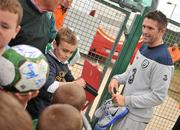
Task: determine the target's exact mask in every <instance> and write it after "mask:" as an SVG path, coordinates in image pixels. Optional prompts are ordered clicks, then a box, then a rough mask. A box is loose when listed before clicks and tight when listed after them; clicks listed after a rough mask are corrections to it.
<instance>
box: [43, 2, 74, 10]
mask: <svg viewBox="0 0 180 130" xmlns="http://www.w3.org/2000/svg"><path fill="white" fill-rule="evenodd" d="M43 3H44V6H45V10H47V11H51V12H54V11H55V9H56V8H57V6H58V5H59V4H60V5H63V6H64V7H65V8H67V9H68V8H69V7H70V6H71V3H72V0H44V2H43Z"/></svg>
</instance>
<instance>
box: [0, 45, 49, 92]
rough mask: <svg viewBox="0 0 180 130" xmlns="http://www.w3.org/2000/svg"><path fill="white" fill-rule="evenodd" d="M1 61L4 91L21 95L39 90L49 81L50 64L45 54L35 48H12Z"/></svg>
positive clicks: (1, 82) (1, 77) (0, 73)
mask: <svg viewBox="0 0 180 130" xmlns="http://www.w3.org/2000/svg"><path fill="white" fill-rule="evenodd" d="M0 60H1V61H0V62H1V63H0V70H2V71H1V72H0V85H1V87H2V88H3V89H4V90H7V91H12V92H20V93H25V92H28V91H33V90H39V89H40V88H41V87H42V86H43V85H44V84H45V82H46V80H47V77H48V73H49V66H48V62H47V60H46V57H45V56H44V54H43V53H42V52H41V51H40V50H38V49H37V48H35V47H32V46H28V45H17V46H14V47H11V48H9V49H7V50H6V51H5V52H4V53H3V55H2V57H1V58H0Z"/></svg>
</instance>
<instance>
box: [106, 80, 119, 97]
mask: <svg viewBox="0 0 180 130" xmlns="http://www.w3.org/2000/svg"><path fill="white" fill-rule="evenodd" d="M114 90H118V81H117V80H116V79H112V80H111V81H110V83H109V86H108V91H109V93H110V94H111V95H112V94H114Z"/></svg>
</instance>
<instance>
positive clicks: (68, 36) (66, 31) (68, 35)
mask: <svg viewBox="0 0 180 130" xmlns="http://www.w3.org/2000/svg"><path fill="white" fill-rule="evenodd" d="M55 40H56V44H57V45H59V44H61V41H65V42H67V43H69V44H71V45H77V37H76V34H75V32H74V31H73V30H71V29H70V28H68V27H62V28H61V29H60V30H59V32H58V33H57V34H56V38H55Z"/></svg>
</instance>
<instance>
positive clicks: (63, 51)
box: [53, 41, 77, 63]
mask: <svg viewBox="0 0 180 130" xmlns="http://www.w3.org/2000/svg"><path fill="white" fill-rule="evenodd" d="M53 47H54V54H55V55H56V57H57V58H58V59H59V60H60V61H61V62H63V63H64V62H65V61H67V60H68V59H69V58H70V57H71V55H72V54H73V52H74V51H75V49H76V48H77V45H71V44H69V43H67V42H65V41H61V43H60V44H59V45H58V46H57V44H56V43H54V44H53Z"/></svg>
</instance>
